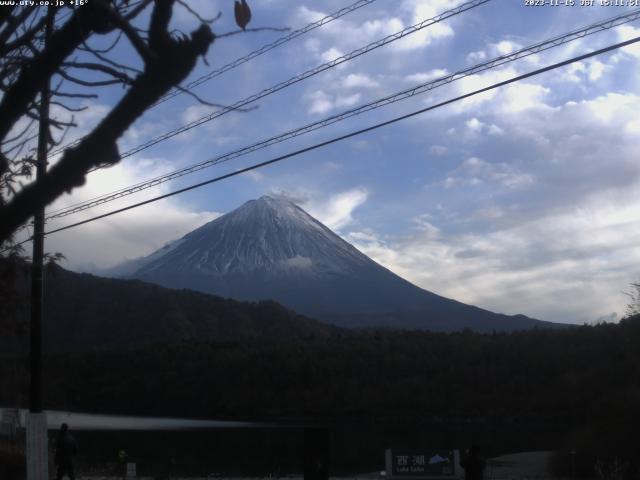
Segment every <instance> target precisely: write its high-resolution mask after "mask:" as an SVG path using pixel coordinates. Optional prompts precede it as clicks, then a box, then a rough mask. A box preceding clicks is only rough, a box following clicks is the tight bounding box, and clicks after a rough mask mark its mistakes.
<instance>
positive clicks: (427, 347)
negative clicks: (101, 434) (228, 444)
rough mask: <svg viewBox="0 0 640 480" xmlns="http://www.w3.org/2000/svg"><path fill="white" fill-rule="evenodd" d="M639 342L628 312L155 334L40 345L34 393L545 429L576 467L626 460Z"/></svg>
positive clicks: (11, 397) (187, 412) (14, 367)
mask: <svg viewBox="0 0 640 480" xmlns="http://www.w3.org/2000/svg"><path fill="white" fill-rule="evenodd" d="M639 344H640V317H637V316H636V317H632V318H629V319H626V320H624V321H622V322H621V323H620V324H618V325H615V324H603V325H598V326H584V327H575V328H570V329H566V330H543V329H540V330H532V331H527V332H518V333H495V334H476V333H472V332H470V331H465V332H460V333H451V334H445V333H430V332H416V331H380V330H378V331H362V332H359V333H358V334H348V335H344V334H340V333H338V334H334V335H331V336H322V337H313V336H311V337H309V338H306V339H289V340H273V339H270V340H265V339H262V340H259V339H255V338H254V339H246V340H242V339H240V340H237V341H227V342H203V343H195V342H184V343H179V344H161V345H155V346H149V347H146V348H142V349H135V350H130V351H121V352H114V353H107V352H104V351H102V352H100V351H95V352H92V353H91V352H89V353H87V352H85V353H65V354H56V355H49V356H48V357H47V359H46V367H45V368H46V371H45V378H46V379H47V381H46V385H45V392H46V395H45V397H46V406H47V407H48V408H51V409H63V410H72V411H83V412H100V413H108V412H111V413H119V414H139V415H173V416H182V417H184V416H189V417H201V418H216V419H240V420H248V419H256V420H274V419H275V420H277V419H284V418H286V419H296V420H313V421H322V422H326V423H327V424H329V425H334V426H340V427H341V428H342V427H344V426H345V425H349V426H352V427H353V428H367V429H370V428H373V429H377V430H379V431H384V430H395V431H398V430H400V431H406V432H412V431H414V432H415V431H417V430H421V429H422V430H438V429H451V428H457V429H459V430H462V431H464V430H465V429H466V430H472V429H475V428H476V427H481V429H480V430H481V431H485V432H488V431H494V432H498V431H509V432H512V433H511V434H510V435H516V436H518V435H519V436H523V437H524V436H527V435H531V436H534V435H533V433H532V432H547V434H545V435H546V438H548V442H549V443H548V444H547V445H546V448H549V449H558V451H559V452H560V453H559V455H558V457H557V458H562V455H563V452H564V455H567V454H568V453H567V452H568V451H569V450H571V449H575V450H576V451H577V452H578V457H579V458H578V460H579V461H578V465H579V468H582V469H583V473H584V474H589V473H591V474H593V465H594V463H595V460H596V459H597V458H601V459H602V458H608V459H612V458H615V457H619V458H622V459H624V460H625V461H626V462H630V463H631V464H632V465H631V467H630V468H631V470H630V471H636V472H637V468H638V465H637V462H638V456H637V451H636V450H637V444H636V443H635V442H629V440H630V439H633V438H634V436H635V433H636V432H637V431H638V429H639V427H640V349H638V348H637V346H638V345H639ZM0 369H1V371H0V382H2V384H4V385H7V382H8V381H10V379H11V381H13V382H18V383H19V384H18V385H15V388H6V389H3V390H2V391H1V392H0V403H1V404H5V405H7V404H9V405H15V404H17V403H22V404H24V401H23V400H24V398H25V394H26V391H27V387H28V385H27V381H28V380H27V379H28V376H27V375H26V373H25V374H22V375H16V374H15V373H16V372H19V371H23V372H24V371H25V370H24V369H26V363H25V359H24V358H21V357H7V356H5V357H4V358H3V359H2V362H1V363H0ZM78 379H82V380H81V381H78ZM407 434H409V433H407ZM634 462H635V463H634ZM557 464H558V468H560V469H562V468H563V466H566V465H568V462H566V461H558V462H557ZM633 469H636V470H633ZM565 473H566V472H565Z"/></svg>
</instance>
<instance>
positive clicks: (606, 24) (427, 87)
mask: <svg viewBox="0 0 640 480" xmlns="http://www.w3.org/2000/svg"><path fill="white" fill-rule="evenodd" d="M638 19H640V10H636V11H633V12H630V13H626V14H623V15H618V16H616V17H613V18H609V19H607V20H604V21H601V22H598V23H595V24H591V25H589V26H587V27H583V28H581V29H578V30H574V31H572V32H569V33H566V34H564V35H560V36H556V37H553V38H551V39H548V40H545V41H543V42H539V43H536V44H534V45H532V46H529V47H525V48H522V49H520V50H517V51H515V52H512V53H510V54H507V55H502V56H499V57H497V58H494V59H492V60H489V61H486V62H483V63H479V64H477V65H474V66H472V67H469V68H465V69H462V70H459V71H457V72H455V73H452V74H448V75H444V76H442V77H439V78H436V79H434V80H430V81H428V82H424V83H422V84H419V85H416V86H413V87H411V88H408V89H405V90H402V91H400V92H397V93H394V94H392V95H388V96H386V97H383V98H379V99H377V100H375V101H372V102H369V103H366V104H363V105H360V106H358V107H355V108H352V109H349V110H346V111H343V112H341V113H339V114H336V115H332V116H329V117H326V118H324V119H322V120H319V121H316V122H313V123H310V124H307V125H305V126H302V127H299V128H296V129H293V130H289V131H287V132H285V133H282V134H279V135H276V136H273V137H270V138H267V139H264V140H261V141H258V142H256V143H253V144H251V145H248V146H244V147H242V148H239V149H237V150H233V151H231V152H228V153H226V154H223V155H220V156H217V157H214V158H211V159H208V160H206V161H203V162H200V163H197V164H195V165H192V166H189V167H186V168H182V169H180V170H176V171H174V172H171V173H168V174H165V175H161V176H158V177H155V178H153V179H150V180H147V181H144V182H140V183H138V184H135V185H131V186H129V187H126V188H124V189H120V190H117V191H114V192H111V193H108V194H105V195H102V196H100V197H96V198H94V199H91V200H87V201H84V202H81V203H78V204H76V205H72V206H71V207H66V208H64V209H61V210H58V211H55V212H52V213H51V214H49V215H48V216H47V220H51V219H54V218H60V217H64V216H67V215H71V214H74V213H78V212H81V211H83V210H87V209H89V208H93V207H96V206H98V205H102V204H104V203H108V202H110V201H113V200H116V199H118V198H122V197H125V196H128V195H131V194H134V193H137V192H140V191H142V190H146V189H148V188H151V187H154V186H157V185H160V184H162V183H165V182H168V181H170V180H174V179H176V178H180V177H183V176H185V175H188V174H191V173H194V172H197V171H199V170H203V169H205V168H208V167H211V166H213V165H217V164H219V163H223V162H226V161H229V160H232V159H234V158H238V157H241V156H244V155H247V154H249V153H252V152H255V151H257V150H261V149H263V148H266V147H269V146H271V145H275V144H277V143H281V142H283V141H286V140H289V139H291V138H295V137H298V136H300V135H304V134H306V133H309V132H312V131H315V130H318V129H320V128H323V127H326V126H328V125H331V124H333V123H337V122H340V121H342V120H346V119H348V118H351V117H354V116H357V115H360V114H363V113H365V112H369V111H371V110H374V109H377V108H380V107H383V106H386V105H389V104H392V103H396V102H399V101H401V100H405V99H407V98H411V97H413V96H416V95H419V94H422V93H425V92H428V91H431V90H433V89H435V88H438V87H441V86H443V85H446V84H449V83H451V82H454V81H457V80H460V79H462V78H464V77H468V76H470V75H475V74H478V73H481V72H483V71H486V70H489V69H492V68H496V67H498V66H501V65H504V64H506V63H509V62H513V61H515V60H518V59H521V58H524V57H527V56H530V55H533V54H536V53H539V52H542V51H544V50H548V49H550V48H554V47H558V46H560V45H563V44H566V43H568V42H571V41H574V40H577V39H580V38H583V37H585V36H587V35H591V34H593V33H597V32H600V31H603V30H608V29H610V28H613V27H615V26H618V25H621V24H623V23H627V22H630V21H633V20H638Z"/></svg>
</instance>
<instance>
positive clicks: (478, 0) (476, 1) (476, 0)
mask: <svg viewBox="0 0 640 480" xmlns="http://www.w3.org/2000/svg"><path fill="white" fill-rule="evenodd" d="M490 1H491V0H471V1H469V2H466V3H463V4H462V5H460V6H458V7H456V8H453V9H451V10H447V11H445V12H442V13H441V14H439V15H436V16H435V17H432V18H429V19H426V20H423V21H421V22H418V23H416V24H414V25H411V26H409V27H406V28H404V29H403V30H400V31H399V32H396V33H394V34H391V35H387V36H386V37H384V38H382V39H380V40H376V41H375V42H371V43H369V44H368V45H366V46H364V47H361V48H358V49H356V50H353V51H352V52H350V53H347V54H346V55H342V56H340V57H338V58H335V59H333V60H331V61H329V62H326V63H323V64H322V65H318V66H317V67H314V68H312V69H310V70H307V71H306V72H303V73H301V74H298V75H296V76H294V77H291V78H289V79H288V80H285V81H283V82H280V83H278V84H276V85H273V86H272V87H269V88H266V89H264V90H262V91H260V92H258V93H254V94H253V95H250V96H249V97H246V98H244V99H242V100H239V101H237V102H235V103H234V104H232V105H230V106H227V107H223V108H221V109H220V110H217V111H215V112H213V113H210V114H209V115H204V116H203V117H200V118H199V119H197V120H194V121H192V122H189V123H187V124H186V125H182V126H180V127H178V128H175V129H173V130H171V131H169V132H166V133H163V134H162V135H159V136H157V137H155V138H153V139H151V140H149V141H147V142H145V143H143V144H141V145H138V146H137V147H134V148H132V149H129V150H127V151H126V152H124V153H122V154H120V158H121V159H123V158H127V157H130V156H131V155H134V154H136V153H139V152H141V151H143V150H146V149H147V148H149V147H152V146H154V145H156V144H158V143H160V142H163V141H165V140H168V139H170V138H172V137H175V136H176V135H180V134H181V133H184V132H187V131H189V130H191V129H193V128H195V127H198V126H200V125H202V124H204V123H207V122H210V121H212V120H214V119H216V118H219V117H221V116H223V115H226V114H227V113H229V112H232V111H237V110H239V109H242V108H243V107H245V106H247V105H249V104H250V103H253V102H255V101H257V100H260V99H262V98H265V97H267V96H269V95H271V94H273V93H276V92H279V91H280V90H283V89H285V88H288V87H290V86H291V85H294V84H296V83H298V82H301V81H303V80H306V79H307V78H310V77H313V76H315V75H317V74H319V73H321V72H324V71H325V70H328V69H330V68H334V67H336V66H338V65H340V64H342V63H345V62H348V61H350V60H353V59H354V58H357V57H359V56H361V55H364V54H366V53H369V52H371V51H373V50H375V49H377V48H380V47H382V46H384V45H387V44H389V43H392V42H395V41H396V40H400V39H401V38H404V37H406V36H408V35H411V34H412V33H415V32H418V31H420V30H422V29H424V28H427V27H430V26H431V25H434V24H436V23H439V22H442V21H444V20H446V19H447V18H451V17H454V16H456V15H459V14H461V13H463V12H466V11H467V10H471V9H472V8H475V7H478V6H480V5H482V4H484V3H488V2H490ZM65 148H66V147H65ZM60 152H61V149H57V150H55V152H53V153H52V155H53V154H55V153H60ZM94 170H97V168H95V169H93V170H92V171H94Z"/></svg>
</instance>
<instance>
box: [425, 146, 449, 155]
mask: <svg viewBox="0 0 640 480" xmlns="http://www.w3.org/2000/svg"><path fill="white" fill-rule="evenodd" d="M448 151H449V149H448V148H447V147H445V146H442V145H432V146H431V147H429V153H430V154H431V155H435V156H436V157H441V156H442V155H446V154H447V152H448Z"/></svg>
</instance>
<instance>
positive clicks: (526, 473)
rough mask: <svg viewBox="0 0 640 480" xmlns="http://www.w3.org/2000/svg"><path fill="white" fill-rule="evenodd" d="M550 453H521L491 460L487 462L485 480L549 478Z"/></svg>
mask: <svg viewBox="0 0 640 480" xmlns="http://www.w3.org/2000/svg"><path fill="white" fill-rule="evenodd" d="M551 455H552V452H521V453H513V454H511V455H504V456H502V457H496V458H492V459H490V460H489V461H488V462H487V470H486V471H485V480H493V479H496V480H502V479H509V480H533V479H543V478H551V477H552V475H551V474H550V473H549V471H548V465H549V459H550V458H551Z"/></svg>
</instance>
